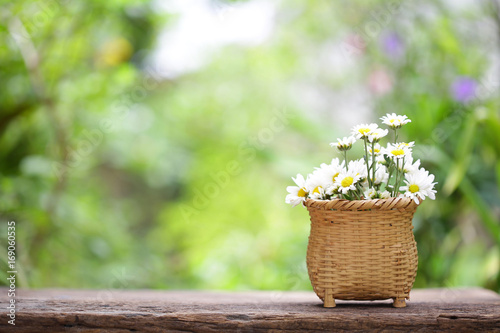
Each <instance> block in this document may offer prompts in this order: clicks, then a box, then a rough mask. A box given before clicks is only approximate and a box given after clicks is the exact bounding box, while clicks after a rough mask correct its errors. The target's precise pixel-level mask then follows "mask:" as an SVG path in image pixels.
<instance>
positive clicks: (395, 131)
mask: <svg viewBox="0 0 500 333" xmlns="http://www.w3.org/2000/svg"><path fill="white" fill-rule="evenodd" d="M397 142H398V130H397V129H396V128H395V129H394V143H397Z"/></svg>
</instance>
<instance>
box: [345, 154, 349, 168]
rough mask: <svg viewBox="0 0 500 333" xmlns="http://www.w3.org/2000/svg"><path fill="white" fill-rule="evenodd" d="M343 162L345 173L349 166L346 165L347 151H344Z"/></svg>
mask: <svg viewBox="0 0 500 333" xmlns="http://www.w3.org/2000/svg"><path fill="white" fill-rule="evenodd" d="M344 162H345V168H346V170H347V171H349V166H348V163H347V150H344Z"/></svg>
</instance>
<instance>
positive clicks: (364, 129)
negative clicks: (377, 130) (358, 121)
mask: <svg viewBox="0 0 500 333" xmlns="http://www.w3.org/2000/svg"><path fill="white" fill-rule="evenodd" d="M358 132H359V133H361V134H363V135H366V133H369V132H370V129H369V128H367V127H364V128H360V129H359V130H358Z"/></svg>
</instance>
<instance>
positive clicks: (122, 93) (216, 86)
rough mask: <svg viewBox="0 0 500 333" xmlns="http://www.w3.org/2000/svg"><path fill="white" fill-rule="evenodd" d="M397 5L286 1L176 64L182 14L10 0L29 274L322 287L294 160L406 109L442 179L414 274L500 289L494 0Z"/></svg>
mask: <svg viewBox="0 0 500 333" xmlns="http://www.w3.org/2000/svg"><path fill="white" fill-rule="evenodd" d="M238 3H239V2H231V3H219V5H220V6H238ZM391 4H394V2H385V1H379V2H377V3H367V2H365V1H349V2H344V1H340V2H331V3H328V2H318V3H313V2H301V1H288V2H281V3H279V4H278V3H277V4H275V6H276V7H275V15H274V29H273V33H272V35H271V36H270V37H269V38H268V40H267V41H265V42H263V43H260V44H256V45H239V44H229V45H226V46H223V47H220V48H218V49H217V51H216V52H214V54H213V55H212V57H211V60H210V61H209V62H208V63H207V64H205V65H204V66H203V67H202V68H200V69H199V70H196V71H193V72H190V73H186V74H184V75H181V76H178V77H175V78H165V77H161V76H160V75H159V74H161V73H155V72H154V70H153V71H152V72H151V71H149V70H146V69H147V65H146V64H147V57H148V55H150V54H151V52H152V50H153V49H154V48H155V47H156V46H157V44H158V36H159V34H160V32H161V31H162V29H164V28H166V29H167V30H168V29H169V27H173V26H174V25H175V22H176V20H177V19H178V17H176V16H175V15H170V14H168V13H166V12H165V13H163V12H161V11H158V10H155V9H154V7H153V6H151V4H150V3H148V2H144V1H131V0H122V1H118V0H117V1H106V2H100V1H60V2H58V1H36V2H31V1H17V2H15V3H10V4H6V5H3V8H2V10H1V14H0V15H1V22H2V23H1V26H0V41H1V43H0V65H1V81H0V82H1V88H2V89H0V105H1V108H0V112H1V113H0V130H1V133H0V184H1V192H0V217H1V219H0V220H1V221H2V225H3V224H6V222H7V221H8V220H14V221H16V226H17V246H18V271H19V283H20V285H21V286H24V287H50V286H57V287H86V288H216V289H251V288H257V289H309V288H310V283H309V280H308V277H307V272H306V268H305V252H306V246H307V237H308V233H309V218H308V214H307V211H306V210H305V209H303V208H301V207H297V208H294V209H292V208H290V207H289V206H287V205H285V203H284V198H285V194H286V191H285V188H286V186H287V185H291V179H290V177H291V176H295V174H296V173H297V172H301V173H303V174H305V173H308V172H310V171H311V170H312V168H313V167H314V166H318V165H319V164H320V163H322V162H328V161H329V160H330V159H331V158H332V157H337V156H338V155H337V153H336V152H335V151H333V150H332V149H331V148H330V147H329V146H328V143H329V142H331V141H334V140H335V139H336V138H337V137H342V136H345V135H347V134H348V133H349V126H350V125H348V124H357V123H362V122H370V121H376V119H377V118H378V117H380V116H381V115H383V114H385V113H387V112H396V113H400V114H406V115H407V116H409V117H410V118H411V119H412V123H411V124H410V125H407V126H406V127H405V128H404V130H403V133H402V135H403V136H404V138H405V139H407V140H411V141H413V140H414V141H416V144H417V147H420V149H416V150H415V152H414V155H415V156H416V157H417V158H420V159H421V160H422V162H423V164H424V166H425V167H426V168H427V169H429V170H430V171H431V172H432V173H435V174H436V178H437V181H438V182H439V185H438V195H437V200H436V201H430V200H426V201H425V202H424V203H423V205H422V206H421V207H420V208H419V210H418V212H417V215H416V216H415V219H414V224H415V236H416V239H417V243H418V250H419V257H420V260H419V271H418V275H417V280H416V284H415V286H416V287H435V286H463V285H480V286H485V287H488V288H490V289H494V290H497V291H499V288H500V274H499V271H500V223H499V220H500V218H499V217H500V204H499V202H500V197H499V188H500V159H499V156H500V115H499V112H498V107H499V102H500V99H499V94H498V90H499V86H498V79H497V77H498V74H497V73H498V72H499V69H497V68H496V67H495V65H496V62H498V57H499V54H500V53H499V51H498V36H497V29H498V28H499V25H498V19H497V18H498V14H499V13H498V8H496V7H495V6H492V5H491V4H490V3H481V4H476V5H473V6H470V7H467V8H462V7H454V8H453V9H452V10H451V9H450V8H448V7H447V5H444V4H443V3H440V2H437V1H424V2H423V3H421V4H419V5H418V6H416V5H411V4H403V5H401V7H399V8H395V7H391V6H393V5H391ZM230 8H232V7H230ZM235 8H237V7H235ZM256 24H258V22H256ZM460 78H466V79H468V80H469V81H467V80H465V81H463V82H461V81H460ZM471 89H472V91H473V93H472V95H471V93H470V90H471ZM351 105H352V108H353V109H357V110H358V111H359V110H363V109H366V108H368V109H372V110H374V112H373V113H366V112H365V113H364V114H363V113H362V112H358V113H356V112H353V113H352V115H351V114H350V108H351ZM353 117H354V118H355V119H352V118H353ZM1 241H2V243H1V246H2V248H5V244H4V243H5V237H3V236H2V237H1ZM1 261H2V262H1V268H2V269H1V270H0V277H1V279H0V281H2V282H0V283H2V284H5V283H6V280H5V274H6V273H5V272H6V269H5V267H6V266H5V257H4V256H2V257H1Z"/></svg>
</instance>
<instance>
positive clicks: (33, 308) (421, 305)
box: [0, 288, 500, 332]
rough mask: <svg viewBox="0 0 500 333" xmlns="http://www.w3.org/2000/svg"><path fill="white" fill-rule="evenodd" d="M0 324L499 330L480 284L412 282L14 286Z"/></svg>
mask: <svg viewBox="0 0 500 333" xmlns="http://www.w3.org/2000/svg"><path fill="white" fill-rule="evenodd" d="M0 295H1V305H0V307H1V308H2V316H1V318H2V319H1V320H0V332H134V331H137V332H165V331H170V332H224V331H228V332H265V331H274V332H279V331H285V330H287V331H297V332H298V331H301V332H302V331H306V332H307V331H310V332H317V331H366V330H373V331H384V332H401V331H419V332H437V331H439V332H442V331H453V332H459V331H464V332H470V331H474V330H475V331H477V332H500V296H499V295H497V294H495V293H494V292H492V291H487V290H484V289H461V290H460V289H425V290H418V289H417V290H413V291H412V292H411V295H410V296H411V299H410V301H408V303H407V304H408V306H407V307H406V308H400V309H398V308H393V307H392V306H391V301H390V300H388V301H376V302H355V301H338V302H337V307H335V308H329V309H326V308H323V305H322V303H321V301H320V300H319V299H318V298H317V297H316V295H315V294H314V293H313V292H264V291H252V292H207V291H154V290H134V291H126V290H103V291H99V290H55V289H54V290H21V291H18V295H17V296H18V297H17V305H18V308H17V311H18V312H17V318H16V326H15V328H13V327H12V326H11V325H8V324H7V319H6V315H5V312H6V310H5V309H6V306H7V303H6V301H7V296H6V295H7V289H5V288H3V289H1V288H0Z"/></svg>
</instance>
